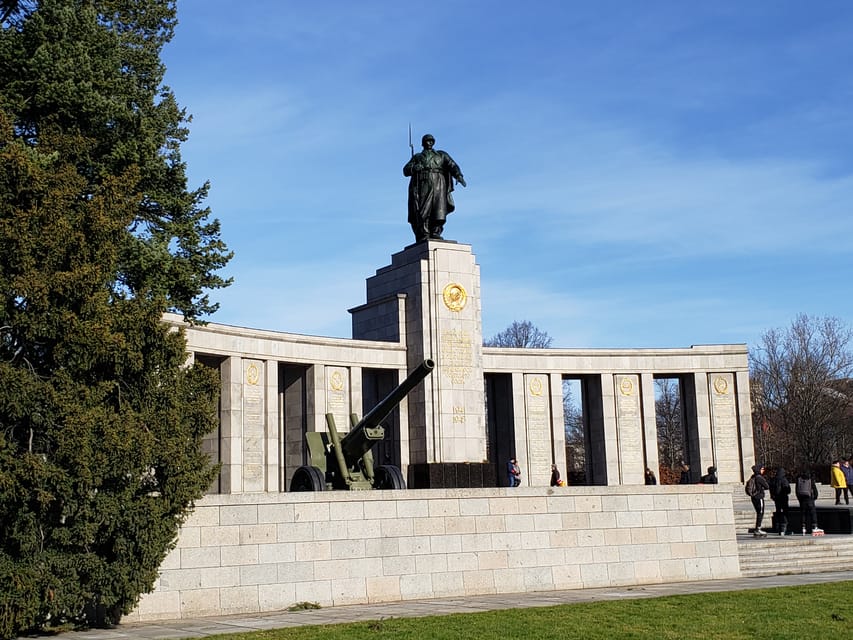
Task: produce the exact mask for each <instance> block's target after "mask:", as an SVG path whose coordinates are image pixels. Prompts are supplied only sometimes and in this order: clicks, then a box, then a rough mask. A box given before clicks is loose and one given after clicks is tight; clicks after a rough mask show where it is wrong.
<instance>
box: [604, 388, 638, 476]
mask: <svg viewBox="0 0 853 640" xmlns="http://www.w3.org/2000/svg"><path fill="white" fill-rule="evenodd" d="M615 383H616V393H615V396H616V434H617V435H616V439H617V441H616V456H617V457H618V464H619V475H618V476H617V477H614V476H611V475H610V474H608V476H607V479H608V483H607V484H609V485H614V484H642V483H643V481H644V471H645V470H644V468H643V404H642V399H643V389H642V387H641V386H640V376H639V375H637V374H635V373H621V374H619V375H617V376H616V380H615ZM608 454H609V455H608V459H610V458H611V457H612V454H611V453H610V452H608Z"/></svg>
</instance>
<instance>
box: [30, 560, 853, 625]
mask: <svg viewBox="0 0 853 640" xmlns="http://www.w3.org/2000/svg"><path fill="white" fill-rule="evenodd" d="M845 580H853V570H851V571H834V572H830V573H808V574H798V575H776V576H764V577H760V578H733V579H728V580H706V581H701V582H678V583H667V584H653V585H638V586H632V587H604V588H598V589H572V590H565V591H542V592H534V593H518V594H500V595H482V596H471V597H452V598H437V599H434V600H412V601H405V602H390V603H383V604H365V605H347V606H340V607H330V608H327V609H311V610H304V611H278V612H273V613H268V614H252V615H245V616H239V615H237V616H217V617H211V618H196V619H188V620H173V621H163V622H156V623H134V624H126V625H124V624H123V625H120V626H118V627H116V628H115V629H93V630H90V631H70V632H68V633H64V634H61V635H60V636H58V637H59V638H60V639H61V640H124V639H127V638H135V639H138V640H166V639H169V640H171V639H178V638H204V637H207V636H212V635H216V634H225V633H240V632H247V631H261V630H267V629H280V628H284V627H296V626H307V625H319V624H338V623H343V622H359V621H365V620H379V619H381V618H385V619H387V618H417V617H424V616H431V615H441V614H450V613H475V612H481V611H494V610H500V609H516V608H527V607H551V606H555V605H559V604H571V603H577V602H595V601H600V600H621V599H626V598H657V597H661V596H670V595H681V594H693V593H718V592H723V591H740V590H746V589H764V588H770V587H783V586H791V585H802V584H821V583H827V582H841V581H845ZM26 637H27V638H39V637H42V638H47V637H48V636H26ZM52 637H54V638H56V637H57V636H52ZM19 640H21V639H19Z"/></svg>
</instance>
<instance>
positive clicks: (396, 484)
mask: <svg viewBox="0 0 853 640" xmlns="http://www.w3.org/2000/svg"><path fill="white" fill-rule="evenodd" d="M373 488H374V489H405V488H406V481H405V480H403V473H402V472H401V471H400V467H395V466H394V465H390V464H385V465H381V466H379V467H376V473H375V475H374V480H373Z"/></svg>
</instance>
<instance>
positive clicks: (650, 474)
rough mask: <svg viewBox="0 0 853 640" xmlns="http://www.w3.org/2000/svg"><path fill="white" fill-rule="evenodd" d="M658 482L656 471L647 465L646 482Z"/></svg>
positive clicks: (649, 483) (650, 483)
mask: <svg viewBox="0 0 853 640" xmlns="http://www.w3.org/2000/svg"><path fill="white" fill-rule="evenodd" d="M657 483H658V479H657V478H656V477H655V472H654V471H652V470H651V469H649V468H648V467H646V484H648V485H652V484H657Z"/></svg>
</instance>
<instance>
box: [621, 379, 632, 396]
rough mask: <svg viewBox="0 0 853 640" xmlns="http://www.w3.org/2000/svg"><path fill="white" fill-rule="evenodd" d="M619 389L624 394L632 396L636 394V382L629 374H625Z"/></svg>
mask: <svg viewBox="0 0 853 640" xmlns="http://www.w3.org/2000/svg"><path fill="white" fill-rule="evenodd" d="M619 391H621V392H622V395H623V396H630V395H633V394H634V382H633V381H632V380H631V378H629V377H628V376H623V378H622V381H621V382H620V383H619Z"/></svg>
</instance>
